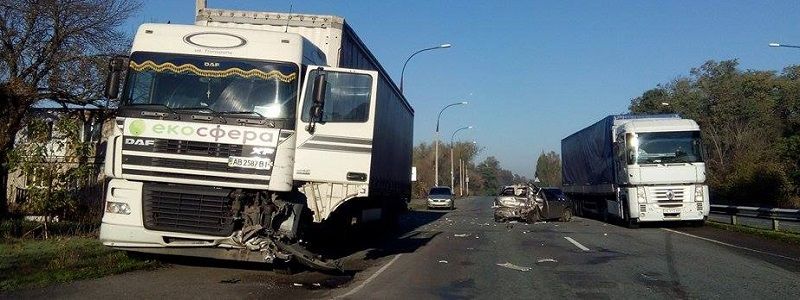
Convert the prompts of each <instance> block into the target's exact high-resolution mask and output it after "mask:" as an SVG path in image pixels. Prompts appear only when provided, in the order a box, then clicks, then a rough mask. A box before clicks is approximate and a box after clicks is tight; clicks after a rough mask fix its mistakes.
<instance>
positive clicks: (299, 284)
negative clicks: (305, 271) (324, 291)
mask: <svg viewBox="0 0 800 300" xmlns="http://www.w3.org/2000/svg"><path fill="white" fill-rule="evenodd" d="M292 285H293V286H296V287H301V286H303V284H302V283H293V284H292Z"/></svg>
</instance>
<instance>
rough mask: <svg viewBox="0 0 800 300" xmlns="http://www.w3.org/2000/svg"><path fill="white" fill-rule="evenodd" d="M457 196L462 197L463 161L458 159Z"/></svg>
mask: <svg viewBox="0 0 800 300" xmlns="http://www.w3.org/2000/svg"><path fill="white" fill-rule="evenodd" d="M458 196H460V197H464V160H462V159H461V158H460V157H459V158H458Z"/></svg>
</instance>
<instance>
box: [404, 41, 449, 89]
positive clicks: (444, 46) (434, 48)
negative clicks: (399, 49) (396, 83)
mask: <svg viewBox="0 0 800 300" xmlns="http://www.w3.org/2000/svg"><path fill="white" fill-rule="evenodd" d="M450 47H452V45H450V44H441V45H439V46H436V47H430V48H425V49H422V50H418V51H417V52H414V54H411V56H409V57H408V59H406V62H405V63H404V64H403V70H402V71H401V72H400V93H402V92H403V75H405V74H406V65H408V61H409V60H411V58H412V57H414V55H417V54H419V53H421V52H425V51H428V50H436V49H445V48H450Z"/></svg>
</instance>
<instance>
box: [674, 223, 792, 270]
mask: <svg viewBox="0 0 800 300" xmlns="http://www.w3.org/2000/svg"><path fill="white" fill-rule="evenodd" d="M661 229H663V230H666V231H669V232H672V233H677V234H680V235H685V236H688V237H693V238H696V239H701V240H704V241H708V242H712V243H715V244H720V245H723V246H728V247H731V248H736V249H742V250H747V251H751V252H755V253H760V254H766V255H769V256H774V257H779V258H783V259H788V260H791V261H796V262H800V259H798V258H794V257H788V256H783V255H780V254H775V253H769V252H765V251H761V250H756V249H752V248H747V247H742V246H736V245H733V244H728V243H726V242H720V241H718V240H714V239H710V238H705V237H702V236H696V235H694V234H690V233H686V232H680V231H677V230H672V229H668V228H661Z"/></svg>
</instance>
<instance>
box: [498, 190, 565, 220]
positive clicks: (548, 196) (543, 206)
mask: <svg viewBox="0 0 800 300" xmlns="http://www.w3.org/2000/svg"><path fill="white" fill-rule="evenodd" d="M492 208H493V209H494V220H495V222H505V221H510V220H521V221H525V222H528V223H533V222H537V221H539V220H547V219H559V220H560V221H564V222H566V221H570V220H571V219H572V203H571V202H570V201H569V199H567V198H566V196H564V193H563V192H561V190H560V189H557V188H539V187H537V186H535V185H532V184H530V185H529V184H517V185H509V186H505V187H503V189H502V190H501V191H500V194H499V195H497V197H495V200H494V204H493V206H492Z"/></svg>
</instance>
